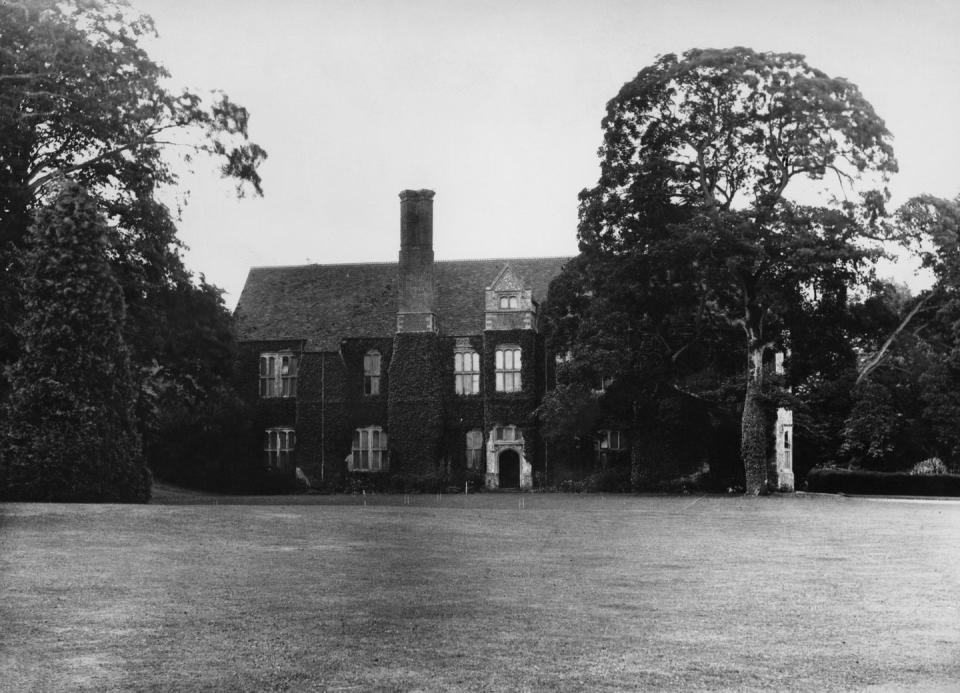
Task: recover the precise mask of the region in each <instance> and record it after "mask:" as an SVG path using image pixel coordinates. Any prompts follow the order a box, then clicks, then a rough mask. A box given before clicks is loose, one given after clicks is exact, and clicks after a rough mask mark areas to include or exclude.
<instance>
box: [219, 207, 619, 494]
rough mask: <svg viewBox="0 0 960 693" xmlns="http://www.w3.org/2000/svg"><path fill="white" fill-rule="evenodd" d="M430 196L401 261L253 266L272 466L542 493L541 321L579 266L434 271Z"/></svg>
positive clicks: (246, 363)
mask: <svg viewBox="0 0 960 693" xmlns="http://www.w3.org/2000/svg"><path fill="white" fill-rule="evenodd" d="M433 197H434V193H433V191H430V190H405V191H403V192H402V193H400V256H399V261H398V262H397V263H364V264H340V265H303V266H296V267H257V268H253V269H251V270H250V273H249V275H248V277H247V281H246V284H245V286H244V289H243V292H242V294H241V296H240V300H239V303H238V306H237V312H236V315H237V324H238V338H239V341H240V358H241V361H240V363H241V370H242V371H243V374H244V377H243V382H244V387H245V388H246V390H247V394H248V396H249V397H250V399H251V400H254V401H255V402H256V404H255V406H254V407H253V411H254V412H255V413H254V414H253V418H254V420H255V421H254V424H253V425H254V426H255V428H256V429H257V431H258V433H259V432H262V435H263V448H262V451H263V452H262V454H263V460H264V463H265V464H266V465H268V466H269V468H271V469H273V470H276V471H277V472H280V473H283V472H285V471H287V472H292V470H293V469H295V468H300V469H301V470H302V471H303V472H304V473H305V474H306V475H307V476H308V477H310V478H311V479H314V480H321V479H322V480H328V481H329V480H335V479H342V478H344V476H345V475H348V474H351V473H375V472H387V471H389V472H390V473H395V474H401V475H409V476H411V477H416V476H425V475H430V474H438V473H446V474H449V475H450V477H451V478H452V479H458V480H462V479H464V478H466V479H471V478H473V479H474V480H475V481H476V482H478V483H481V482H482V483H483V484H485V485H486V486H487V487H488V488H508V487H515V488H530V487H532V486H533V483H534V479H535V477H536V475H537V474H538V473H545V472H546V470H547V466H548V465H549V450H548V447H547V446H546V445H545V444H544V442H543V440H542V439H541V437H540V435H539V431H538V429H537V425H536V421H535V419H534V417H533V416H532V412H533V411H534V410H535V409H536V407H537V405H538V404H539V402H540V400H541V398H542V397H543V394H544V392H545V391H546V389H547V388H548V387H552V381H553V378H554V366H555V359H554V358H553V355H552V354H549V353H548V352H547V348H546V345H545V340H544V338H543V335H542V334H541V333H540V329H539V321H540V313H541V310H542V308H543V301H544V300H545V299H546V296H547V288H548V286H549V284H550V281H551V280H552V279H553V278H554V277H555V276H557V275H558V274H559V273H560V270H561V268H562V267H563V264H564V262H566V261H567V260H568V259H569V258H563V257H552V258H527V259H519V258H506V259H499V260H458V261H443V262H435V261H434V257H433V255H434V254H433ZM605 439H606V440H607V443H608V445H609V444H610V443H609V441H610V440H612V439H614V436H612V435H610V436H608V437H607V438H605ZM615 439H616V440H617V441H619V435H617V436H615ZM619 444H620V443H619V442H618V443H617V445H619Z"/></svg>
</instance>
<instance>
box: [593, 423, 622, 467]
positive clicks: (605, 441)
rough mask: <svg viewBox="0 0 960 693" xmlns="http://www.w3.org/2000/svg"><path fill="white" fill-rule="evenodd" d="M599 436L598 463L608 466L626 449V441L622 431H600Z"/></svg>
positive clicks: (597, 447) (597, 444)
mask: <svg viewBox="0 0 960 693" xmlns="http://www.w3.org/2000/svg"><path fill="white" fill-rule="evenodd" d="M598 433H599V438H598V439H597V441H596V451H597V463H598V464H599V465H600V466H601V467H606V466H607V465H608V464H610V463H611V462H612V461H614V460H616V459H617V458H618V453H619V452H621V451H622V450H625V449H626V442H625V440H624V437H623V434H621V433H620V431H611V430H605V431H598Z"/></svg>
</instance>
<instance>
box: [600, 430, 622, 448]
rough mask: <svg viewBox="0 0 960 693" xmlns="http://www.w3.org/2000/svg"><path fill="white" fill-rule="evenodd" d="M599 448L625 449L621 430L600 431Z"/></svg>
mask: <svg viewBox="0 0 960 693" xmlns="http://www.w3.org/2000/svg"><path fill="white" fill-rule="evenodd" d="M597 449H598V450H601V451H606V450H623V449H624V446H623V436H622V435H621V434H620V431H600V439H599V440H598V441H597Z"/></svg>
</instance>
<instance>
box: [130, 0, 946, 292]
mask: <svg viewBox="0 0 960 693" xmlns="http://www.w3.org/2000/svg"><path fill="white" fill-rule="evenodd" d="M132 1H133V3H134V5H135V6H136V7H138V8H139V9H141V10H142V11H144V12H146V13H147V14H150V15H152V16H153V18H154V20H155V21H156V24H157V29H158V31H159V32H160V38H159V40H158V41H156V42H155V43H153V44H151V46H150V47H149V50H150V52H151V54H152V55H153V56H154V58H156V59H157V60H159V61H160V62H161V63H163V64H164V65H165V66H166V67H167V68H168V69H169V70H170V72H171V73H172V75H173V83H174V84H175V85H180V86H189V87H194V88H199V89H207V88H219V89H223V90H224V91H226V92H227V93H228V94H229V95H230V96H231V97H232V98H233V99H234V100H235V101H237V102H239V103H242V104H243V105H244V106H246V107H247V108H248V109H249V110H250V112H251V121H250V134H251V137H252V139H253V140H254V141H256V142H258V143H259V144H260V145H261V146H263V147H264V148H265V149H266V150H267V151H268V153H269V157H270V158H269V160H268V161H267V162H266V163H265V164H264V166H263V168H262V175H263V179H264V197H263V198H262V199H258V198H251V197H248V198H246V199H243V200H237V199H236V198H235V196H234V194H233V188H232V186H231V185H230V184H229V183H227V182H224V181H222V180H220V179H219V178H218V176H217V174H216V172H215V169H214V168H213V167H212V165H211V166H207V167H204V166H202V165H201V166H199V167H198V168H197V171H196V173H195V174H194V175H192V176H187V177H185V178H184V180H183V185H184V187H186V188H189V189H190V190H191V197H190V200H189V204H188V206H187V207H186V208H185V210H184V212H183V217H182V220H181V223H180V229H181V234H180V235H181V237H182V238H183V239H184V241H185V242H186V243H187V244H188V245H189V246H190V251H189V252H188V254H187V262H188V265H189V266H190V267H191V269H193V270H194V271H195V272H197V273H200V272H203V273H205V274H206V276H207V279H208V280H209V281H211V282H213V283H215V284H217V285H219V286H221V287H223V288H224V289H226V290H227V292H228V294H227V297H226V300H227V304H228V306H230V307H231V308H232V307H233V306H234V305H235V303H236V300H237V298H238V297H239V293H240V290H241V288H242V286H243V282H244V279H245V278H246V274H247V270H248V269H249V268H250V267H251V266H259V265H277V264H304V263H311V262H320V263H338V262H363V261H394V260H396V257H397V251H398V243H399V233H400V232H399V215H400V212H399V199H398V197H397V195H398V193H399V192H400V191H401V190H403V189H406V188H430V189H433V190H435V191H436V193H437V195H436V198H435V201H434V247H435V250H436V253H437V258H438V259H459V258H483V257H507V256H515V257H517V256H538V255H540V256H546V255H567V254H570V255H572V254H575V253H576V250H577V244H576V224H577V193H578V192H579V191H580V190H581V189H583V188H585V187H589V186H592V185H594V184H595V183H596V180H597V175H598V172H599V169H598V164H597V156H596V151H597V148H598V147H599V145H600V142H601V130H600V119H601V118H602V116H603V113H604V107H605V104H606V102H607V101H608V100H609V99H610V98H611V97H613V96H614V95H615V94H616V92H617V91H618V90H619V88H620V86H622V85H623V83H624V82H627V81H629V80H630V79H632V78H633V77H634V76H635V75H636V73H637V72H638V71H639V70H640V69H641V68H643V67H644V66H646V65H648V64H650V63H651V62H652V61H653V60H654V58H655V57H656V56H657V55H659V54H663V53H669V52H674V53H680V52H683V51H684V50H686V49H688V48H693V47H698V48H725V47H730V46H736V45H744V46H749V47H751V48H754V49H756V50H763V51H768V50H769V51H778V52H797V53H802V54H804V55H806V56H807V60H808V62H809V63H810V64H811V65H812V66H814V67H817V68H819V69H821V70H823V71H825V72H827V73H828V74H830V75H831V76H839V77H846V78H847V79H849V80H851V81H853V82H854V83H856V84H857V85H859V87H860V88H861V91H862V92H863V94H864V95H865V96H866V98H867V99H868V100H869V101H870V102H871V103H872V104H873V105H874V107H875V108H876V110H877V112H878V113H879V114H880V116H881V117H883V118H884V119H885V120H886V122H887V126H888V128H889V129H890V130H891V132H892V133H893V135H894V138H895V139H894V146H895V149H896V153H897V158H898V160H899V162H900V171H901V172H900V173H899V174H898V175H897V176H896V178H895V179H894V180H893V182H892V185H891V192H892V193H893V196H894V202H895V203H897V202H902V201H904V200H905V199H907V198H908V197H910V196H911V195H914V194H917V193H921V192H927V193H931V194H935V195H940V196H945V197H953V196H955V195H956V194H957V193H958V192H960V180H958V177H957V175H956V169H957V165H958V161H960V88H958V85H960V41H958V40H957V31H958V29H960V3H957V2H955V0H914V1H913V2H906V1H905V0H859V1H857V0H845V1H844V2H838V1H834V0H807V1H805V2H775V1H773V0H763V1H760V0H756V1H754V0H732V1H731V0H725V1H724V2H718V1H709V0H698V1H692V0H690V1H687V2H669V1H665V0H660V1H657V2H654V1H651V0H634V1H627V0H624V1H615V0H595V1H594V2H583V1H582V0H572V1H569V2H566V1H558V2H546V1H545V0H535V1H531V2H520V1H519V0H513V1H507V0H504V1H500V0H496V1H484V0H471V1H470V2H455V1H451V0H406V1H403V2H400V1H394V2H388V1H386V0H383V1H379V2H378V1H367V2H360V1H356V0H319V1H312V2H311V1H308V0H273V1H272V2H264V1H263V0H256V1H254V0H204V1H203V2H197V1H196V0H132ZM901 276H904V275H901Z"/></svg>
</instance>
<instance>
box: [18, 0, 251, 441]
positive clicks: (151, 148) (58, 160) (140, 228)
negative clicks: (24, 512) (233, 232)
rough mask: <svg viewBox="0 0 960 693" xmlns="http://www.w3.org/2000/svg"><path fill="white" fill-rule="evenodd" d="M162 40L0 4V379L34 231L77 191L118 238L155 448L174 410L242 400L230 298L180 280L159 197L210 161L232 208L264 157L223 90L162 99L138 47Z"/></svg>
mask: <svg viewBox="0 0 960 693" xmlns="http://www.w3.org/2000/svg"><path fill="white" fill-rule="evenodd" d="M154 33H155V31H154V27H153V23H152V21H151V20H150V18H149V17H146V16H143V15H141V14H139V13H138V12H136V11H135V10H134V9H133V8H131V6H130V5H129V4H128V3H127V2H126V0H64V1H61V0H10V1H9V2H4V3H0V366H2V365H4V364H11V363H14V362H16V361H17V360H18V359H19V358H20V357H21V356H22V355H23V353H22V349H23V348H25V347H26V343H25V342H24V340H23V338H22V335H23V334H25V333H24V332H23V327H22V325H23V324H25V322H26V321H29V319H30V316H29V315H28V314H27V306H28V296H27V294H26V293H25V291H24V286H25V285H26V284H27V283H28V282H29V279H30V277H29V276H28V275H29V272H30V271H31V269H30V265H29V262H28V259H29V257H28V254H27V250H26V249H27V247H28V245H29V244H28V228H30V226H31V223H32V220H34V219H35V218H37V217H38V215H41V214H43V213H45V212H44V210H45V209H47V208H48V207H50V205H52V204H54V202H55V200H56V199H57V195H58V194H59V191H61V190H62V189H63V188H64V186H68V187H69V186H72V185H74V184H77V185H79V186H81V188H82V189H83V190H84V195H86V196H87V197H86V199H88V200H89V201H90V204H93V205H95V206H96V207H97V209H98V210H99V211H100V213H101V214H102V215H103V221H104V223H106V224H107V227H108V231H109V232H108V233H107V234H106V236H105V238H106V245H105V246H99V245H98V246H97V247H98V249H99V250H100V251H102V253H103V254H104V260H105V261H106V262H107V263H108V266H109V273H110V275H111V277H112V279H113V281H116V282H117V283H118V284H119V287H120V292H121V296H122V299H123V303H124V315H125V319H124V320H122V321H119V325H120V328H121V330H122V332H123V339H124V342H125V344H126V348H127V351H128V353H129V356H130V359H131V361H132V374H133V376H132V377H133V381H134V386H135V390H136V392H137V393H138V396H137V401H136V410H135V411H136V413H137V418H136V422H137V427H138V429H139V432H140V433H141V434H142V437H143V439H144V440H145V442H146V444H147V446H148V447H149V446H150V445H152V444H155V443H156V442H157V441H158V440H159V439H161V438H162V437H163V433H162V432H161V431H160V428H162V427H163V425H164V423H163V422H164V421H169V420H170V419H171V415H169V412H164V411H162V410H163V409H164V408H169V407H170V406H172V405H173V404H175V405H176V407H177V415H178V416H181V418H184V419H189V418H191V417H193V418H194V419H196V418H197V417H196V416H195V412H193V411H192V410H191V407H193V406H196V407H199V408H202V409H204V410H206V411H214V412H216V411H220V410H222V409H223V407H220V406H218V405H217V404H216V403H211V402H206V401H205V399H206V398H208V397H213V398H224V399H225V400H226V401H232V395H231V394H230V393H229V388H228V387H227V386H226V383H225V381H226V379H227V378H228V376H229V373H230V370H231V367H232V363H231V362H232V356H233V353H234V349H235V345H234V337H233V333H232V320H231V316H230V315H229V313H228V312H227V311H226V309H225V307H224V305H223V300H222V298H221V294H220V291H219V290H218V289H217V288H216V287H213V286H211V285H209V284H207V283H206V281H205V280H204V279H203V277H202V276H201V278H200V280H199V282H197V281H196V280H195V279H194V278H193V276H192V275H191V273H190V272H189V271H188V270H187V269H186V268H185V267H184V265H183V261H182V258H181V251H182V246H181V243H180V241H179V239H178V238H177V230H176V225H175V220H174V218H173V216H172V215H171V212H170V210H169V209H168V208H167V207H166V206H165V205H163V204H162V203H161V202H160V201H159V199H158V192H159V191H160V190H161V189H166V190H171V191H175V190H176V187H177V185H178V176H177V172H178V171H181V170H183V167H184V166H190V165H192V162H194V161H196V160H198V157H206V158H208V159H210V160H212V161H215V162H217V164H218V165H219V168H220V172H221V173H222V174H223V176H225V177H227V178H229V179H231V180H233V181H234V182H235V183H236V186H237V192H238V194H241V195H243V194H245V193H246V192H251V191H252V192H253V193H254V194H257V195H259V194H261V193H262V188H261V179H260V174H259V170H258V169H259V166H260V164H261V163H262V162H263V161H264V159H265V158H266V153H265V152H264V150H263V149H262V148H261V147H260V146H259V145H257V144H256V143H254V142H252V141H250V139H249V137H248V121H249V114H248V112H247V110H246V109H245V108H243V107H242V106H240V105H238V104H236V103H234V102H233V101H231V100H230V99H229V98H228V97H227V96H226V95H225V94H223V93H221V92H218V91H211V92H207V93H201V92H198V91H193V90H181V91H176V90H173V89H171V88H170V87H169V86H168V85H169V75H168V73H167V72H166V70H165V69H164V68H163V67H162V66H161V65H159V64H158V63H156V62H154V61H153V60H152V59H151V57H150V56H149V55H148V53H147V52H146V50H145V49H144V47H143V43H144V39H146V38H147V37H149V36H152V35H154ZM62 281H64V282H67V283H69V281H70V279H69V277H68V276H67V275H66V274H65V275H64V276H63V277H62ZM2 372H3V371H2V369H0V373H2ZM11 387H12V383H8V382H6V380H5V378H3V377H0V400H3V399H4V397H5V396H6V395H7V394H9V395H10V396H11V397H13V395H14V394H15V393H14V392H13V390H12V389H10V388H11ZM171 391H173V392H178V393H181V394H183V395H184V396H183V397H182V398H174V397H173V396H171V395H169V394H168V393H169V392H171ZM18 401H19V400H18ZM11 402H13V400H11ZM0 442H2V441H0ZM0 447H2V445H0ZM149 452H150V451H149V450H148V453H149ZM148 456H149V457H150V458H151V459H152V460H155V459H156V457H157V456H156V455H149V454H148Z"/></svg>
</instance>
